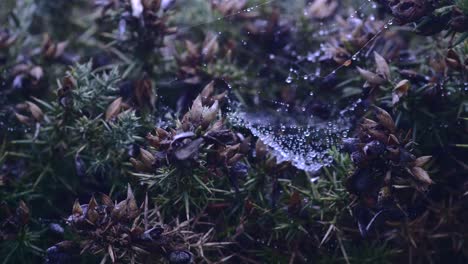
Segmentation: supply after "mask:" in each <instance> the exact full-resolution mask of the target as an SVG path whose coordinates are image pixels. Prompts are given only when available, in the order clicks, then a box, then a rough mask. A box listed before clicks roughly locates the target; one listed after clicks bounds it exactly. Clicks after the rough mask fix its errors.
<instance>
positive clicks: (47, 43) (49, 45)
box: [42, 34, 68, 59]
mask: <svg viewBox="0 0 468 264" xmlns="http://www.w3.org/2000/svg"><path fill="white" fill-rule="evenodd" d="M67 45H68V41H62V42H58V43H56V42H54V41H53V40H52V39H51V38H50V36H49V34H45V35H44V41H43V44H42V55H43V56H44V58H46V59H58V58H59V57H61V56H62V55H63V53H64V51H65V48H66V47H67Z"/></svg>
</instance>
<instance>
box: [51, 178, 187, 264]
mask: <svg viewBox="0 0 468 264" xmlns="http://www.w3.org/2000/svg"><path fill="white" fill-rule="evenodd" d="M147 200H148V199H146V202H145V203H147V202H148V201H147ZM101 201H102V203H101V204H99V203H98V202H97V201H96V199H95V198H94V197H92V198H91V200H90V201H89V203H88V204H79V203H78V201H76V202H75V204H74V205H73V210H72V215H70V216H69V217H68V219H67V223H68V225H69V226H70V227H71V230H72V231H73V232H74V233H75V234H76V235H78V241H77V242H75V241H62V242H60V243H58V244H56V245H55V246H52V247H50V248H49V249H48V250H47V253H48V254H47V259H48V263H57V261H58V260H59V259H63V258H64V257H65V256H68V255H69V256H72V255H76V253H78V252H79V253H80V254H83V253H91V254H94V255H107V256H108V257H110V259H111V260H112V262H113V263H115V262H120V261H130V260H132V261H135V260H142V259H145V258H153V259H154V258H167V259H169V260H170V262H171V263H178V264H182V263H191V261H192V258H193V257H192V254H191V253H190V252H188V251H185V250H183V249H182V248H183V247H184V246H183V245H180V244H183V240H182V239H180V237H178V234H177V232H172V231H171V230H170V228H169V227H168V226H163V225H159V224H155V225H154V226H153V227H152V228H149V225H150V223H149V220H148V206H147V205H146V204H145V203H143V204H142V205H141V207H138V205H137V202H136V199H135V197H134V194H133V192H132V190H131V188H130V187H128V190H127V198H126V199H125V200H123V201H121V202H119V203H114V202H113V201H112V200H111V198H110V197H109V196H107V195H104V194H103V195H102V199H101ZM142 215H144V217H143V218H144V220H142V217H141V216H142ZM151 222H154V221H151ZM174 255H177V257H179V258H177V257H174ZM179 255H181V256H179ZM174 258H176V259H177V260H178V262H177V261H175V262H174V261H173V259H174Z"/></svg>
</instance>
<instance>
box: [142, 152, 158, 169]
mask: <svg viewBox="0 0 468 264" xmlns="http://www.w3.org/2000/svg"><path fill="white" fill-rule="evenodd" d="M140 159H141V161H142V162H143V164H145V166H147V167H148V168H151V167H152V166H153V164H154V162H155V161H156V158H155V157H154V156H153V154H151V152H149V151H147V150H146V149H144V148H140Z"/></svg>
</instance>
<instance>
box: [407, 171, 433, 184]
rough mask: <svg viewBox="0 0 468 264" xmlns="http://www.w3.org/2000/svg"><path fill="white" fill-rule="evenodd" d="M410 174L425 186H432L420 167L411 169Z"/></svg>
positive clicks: (426, 174)
mask: <svg viewBox="0 0 468 264" xmlns="http://www.w3.org/2000/svg"><path fill="white" fill-rule="evenodd" d="M411 174H412V175H413V176H414V177H415V178H416V179H418V180H420V181H422V182H424V183H426V184H432V183H433V182H432V180H431V178H430V177H429V174H428V173H427V171H425V170H424V169H422V168H421V167H413V168H411Z"/></svg>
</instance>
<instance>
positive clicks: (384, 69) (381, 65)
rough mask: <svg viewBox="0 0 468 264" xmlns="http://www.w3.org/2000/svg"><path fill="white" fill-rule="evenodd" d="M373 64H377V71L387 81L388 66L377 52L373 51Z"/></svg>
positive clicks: (388, 75) (388, 76)
mask: <svg viewBox="0 0 468 264" xmlns="http://www.w3.org/2000/svg"><path fill="white" fill-rule="evenodd" d="M374 59H375V64H377V72H378V73H380V74H381V75H382V76H383V77H384V78H385V79H386V80H387V81H388V80H390V67H389V66H388V63H387V61H386V60H385V59H384V58H383V57H382V56H381V55H380V54H378V53H377V52H375V51H374Z"/></svg>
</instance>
